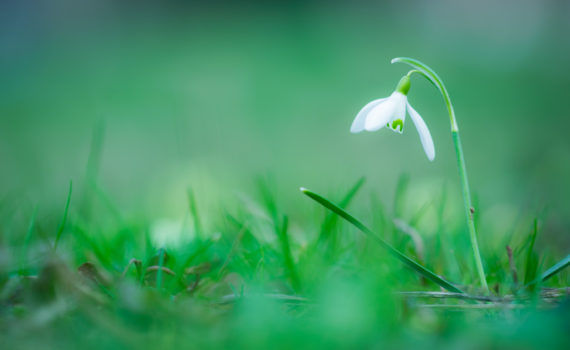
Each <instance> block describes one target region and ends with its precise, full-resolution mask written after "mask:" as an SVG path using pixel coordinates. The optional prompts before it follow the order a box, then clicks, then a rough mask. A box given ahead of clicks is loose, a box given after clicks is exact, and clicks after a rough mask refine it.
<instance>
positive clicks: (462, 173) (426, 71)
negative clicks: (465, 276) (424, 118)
mask: <svg viewBox="0 0 570 350" xmlns="http://www.w3.org/2000/svg"><path fill="white" fill-rule="evenodd" d="M392 63H406V64H408V65H410V66H412V67H413V68H414V70H411V71H410V72H409V73H408V76H410V75H412V74H413V73H419V74H421V75H423V76H424V77H425V78H426V79H428V80H429V81H430V82H431V83H432V84H433V85H435V87H436V88H437V89H438V90H439V92H440V93H441V95H442V96H443V100H444V101H445V105H446V107H447V111H448V112H449V121H450V123H451V136H452V138H453V145H454V148H455V154H456V156H457V167H458V169H459V178H460V182H461V189H462V193H463V204H464V209H465V217H466V221H467V228H468V230H469V238H470V240H471V246H472V247H473V255H474V258H475V266H476V268H477V273H478V275H479V279H480V282H481V286H482V287H483V288H484V289H485V291H486V292H489V287H488V285H487V279H486V278H485V270H484V269H483V262H482V260H481V253H480V252H479V244H478V242H477V232H476V230H475V219H474V216H473V214H474V213H475V209H474V208H473V205H472V202H471V192H470V190H469V181H468V179H467V169H466V167H465V157H464V156H463V147H462V146H461V138H460V137H459V127H458V126H457V120H456V119H455V111H454V110H453V105H452V104H451V100H450V98H449V94H448V92H447V89H446V88H445V85H443V82H442V81H441V78H440V77H439V76H438V75H437V74H436V73H435V72H434V71H433V70H432V69H431V68H430V67H428V66H426V65H425V64H423V63H422V62H420V61H418V60H415V59H412V58H406V57H398V58H394V59H393V60H392Z"/></svg>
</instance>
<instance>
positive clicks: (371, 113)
mask: <svg viewBox="0 0 570 350" xmlns="http://www.w3.org/2000/svg"><path fill="white" fill-rule="evenodd" d="M409 89H410V78H409V77H408V76H404V77H403V78H402V79H401V80H400V82H399V83H398V86H397V87H396V91H394V92H393V93H392V95H390V96H389V97H387V98H381V99H378V100H374V101H372V102H370V103H368V104H367V105H366V106H364V107H363V108H362V109H361V110H360V112H358V114H357V115H356V118H354V121H353V122H352V126H351V127H350V132H352V133H358V132H361V131H363V130H366V131H376V130H379V129H381V128H383V127H387V128H388V129H390V130H392V131H394V132H397V133H400V134H401V133H402V132H403V131H404V122H405V120H406V110H407V111H408V114H409V115H410V117H411V118H412V122H413V123H414V125H415V126H416V129H417V130H418V134H419V135H420V141H421V143H422V146H423V147H424V151H425V153H426V155H427V157H428V159H429V160H430V161H432V160H434V158H435V148H434V145H433V139H432V138H431V134H430V132H429V130H428V127H427V125H426V123H425V122H424V120H423V119H422V117H421V116H420V115H419V113H418V112H416V110H415V109H414V108H412V106H411V105H410V103H409V102H408V96H407V94H408V91H409Z"/></svg>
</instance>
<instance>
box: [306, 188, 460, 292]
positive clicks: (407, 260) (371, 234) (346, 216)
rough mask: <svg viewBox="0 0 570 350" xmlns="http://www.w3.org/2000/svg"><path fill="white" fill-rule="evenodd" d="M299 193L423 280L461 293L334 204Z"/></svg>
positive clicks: (310, 193) (307, 192)
mask: <svg viewBox="0 0 570 350" xmlns="http://www.w3.org/2000/svg"><path fill="white" fill-rule="evenodd" d="M301 192H303V193H304V194H305V195H307V196H308V197H309V198H311V199H313V200H314V201H316V202H317V203H319V204H321V205H322V206H324V207H325V208H327V209H329V210H331V211H332V212H334V213H335V214H337V215H338V216H340V217H341V218H343V219H345V220H346V221H348V222H349V223H351V224H352V225H354V226H355V227H356V228H358V229H359V230H360V231H361V232H362V233H364V234H365V235H367V236H368V237H370V238H371V239H373V240H374V241H375V242H376V243H378V244H379V245H380V246H382V247H384V248H385V249H386V250H387V251H388V252H389V253H390V254H392V255H393V256H394V257H396V258H397V259H399V260H400V261H401V262H402V263H404V265H406V266H408V267H409V268H411V269H412V270H414V271H416V272H417V273H419V274H421V275H422V276H424V277H425V278H427V279H429V280H430V281H432V282H434V283H435V284H437V285H439V286H441V287H442V288H445V289H447V290H448V291H450V292H456V293H463V291H461V290H460V289H459V288H457V287H455V286H454V285H452V284H451V283H450V282H448V281H446V280H444V279H443V278H441V277H439V276H438V275H436V274H435V273H433V272H431V271H430V270H428V269H426V268H425V267H423V266H421V265H420V264H418V263H417V262H415V261H413V260H411V259H410V258H408V257H407V256H405V255H404V254H402V253H400V252H399V251H398V250H396V249H395V248H394V247H392V246H391V245H390V244H388V243H387V242H386V241H384V240H383V239H381V238H379V237H378V236H377V235H376V234H375V233H374V232H372V230H370V229H369V228H368V227H366V226H365V225H364V224H363V223H361V222H360V221H358V220H357V219H356V218H354V217H353V216H352V215H350V214H349V213H347V212H346V211H344V210H343V209H341V208H339V207H338V206H336V205H335V204H333V203H332V202H331V201H329V200H328V199H326V198H324V197H322V196H320V195H318V194H316V193H315V192H312V191H310V190H308V189H306V188H303V187H301Z"/></svg>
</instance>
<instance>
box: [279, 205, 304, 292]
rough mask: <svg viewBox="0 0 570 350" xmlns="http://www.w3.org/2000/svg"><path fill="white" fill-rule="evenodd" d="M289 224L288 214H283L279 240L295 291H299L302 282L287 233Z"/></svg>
mask: <svg viewBox="0 0 570 350" xmlns="http://www.w3.org/2000/svg"><path fill="white" fill-rule="evenodd" d="M288 226H289V218H288V217H287V215H285V216H283V226H282V228H281V232H280V233H279V241H280V242H281V249H282V251H283V257H284V259H285V268H286V269H287V272H288V274H289V278H290V279H291V284H292V286H293V289H295V291H299V290H300V287H301V283H300V280H299V274H298V273H297V268H296V266H295V262H294V261H293V254H291V245H290V243H289V236H288V234H287V229H288Z"/></svg>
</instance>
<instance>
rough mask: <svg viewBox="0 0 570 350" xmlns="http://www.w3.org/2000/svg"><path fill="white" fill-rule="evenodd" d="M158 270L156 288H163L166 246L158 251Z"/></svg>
mask: <svg viewBox="0 0 570 350" xmlns="http://www.w3.org/2000/svg"><path fill="white" fill-rule="evenodd" d="M158 254H159V256H158V270H157V272H156V290H160V288H162V267H163V265H164V248H160V251H159V252H158Z"/></svg>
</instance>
